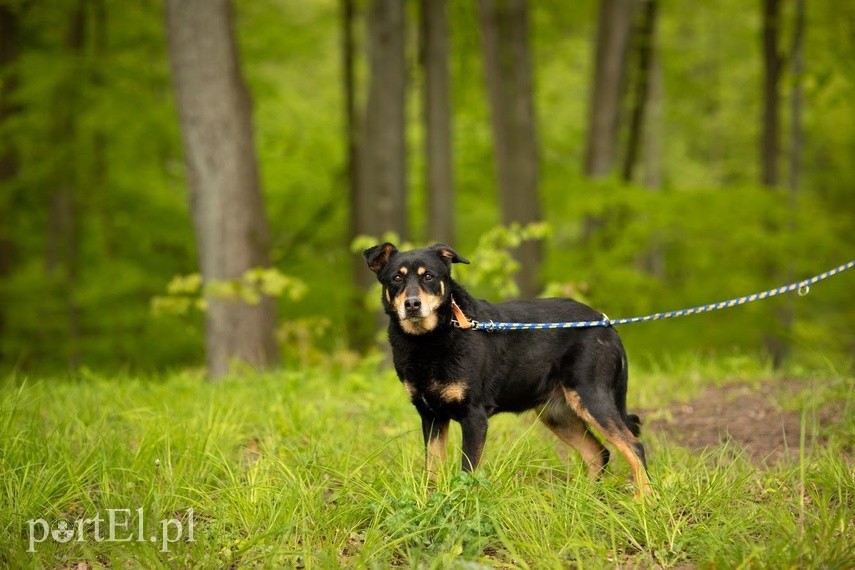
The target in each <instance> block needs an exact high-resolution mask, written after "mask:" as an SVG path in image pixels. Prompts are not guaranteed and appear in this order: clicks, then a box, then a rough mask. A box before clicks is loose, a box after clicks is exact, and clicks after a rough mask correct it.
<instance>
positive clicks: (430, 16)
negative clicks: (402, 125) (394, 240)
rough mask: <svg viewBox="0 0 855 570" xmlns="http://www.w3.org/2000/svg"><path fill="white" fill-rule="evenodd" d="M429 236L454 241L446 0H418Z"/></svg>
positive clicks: (448, 241) (430, 238)
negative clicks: (422, 73) (423, 84)
mask: <svg viewBox="0 0 855 570" xmlns="http://www.w3.org/2000/svg"><path fill="white" fill-rule="evenodd" d="M420 39H421V45H420V52H421V57H420V59H421V63H422V67H423V69H424V72H425V87H424V94H423V95H424V121H425V134H426V142H425V159H426V160H425V166H426V173H427V184H426V191H427V198H428V200H427V202H428V223H427V229H428V232H427V233H428V239H429V240H433V241H441V242H445V243H454V238H455V235H454V221H455V216H454V176H453V168H452V160H451V102H450V100H449V94H450V87H449V84H450V80H449V74H448V25H447V20H446V0H421V36H420Z"/></svg>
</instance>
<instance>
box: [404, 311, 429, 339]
mask: <svg viewBox="0 0 855 570" xmlns="http://www.w3.org/2000/svg"><path fill="white" fill-rule="evenodd" d="M400 322H401V328H402V329H404V332H405V333H407V334H414V335H420V334H425V333H429V332H430V331H432V330H433V329H435V328H436V325H438V324H439V317H438V316H436V313H431V314H429V315H428V316H427V317H424V318H420V319H401V321H400Z"/></svg>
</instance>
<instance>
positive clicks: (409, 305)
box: [404, 297, 422, 312]
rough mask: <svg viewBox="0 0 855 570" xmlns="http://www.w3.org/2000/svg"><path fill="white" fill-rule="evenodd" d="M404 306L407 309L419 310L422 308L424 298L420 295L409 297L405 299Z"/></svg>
mask: <svg viewBox="0 0 855 570" xmlns="http://www.w3.org/2000/svg"><path fill="white" fill-rule="evenodd" d="M404 308H405V309H406V310H407V311H410V312H412V311H418V310H419V309H421V308H422V300H421V299H419V298H418V297H407V298H406V299H404Z"/></svg>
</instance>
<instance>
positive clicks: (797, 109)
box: [788, 0, 805, 206]
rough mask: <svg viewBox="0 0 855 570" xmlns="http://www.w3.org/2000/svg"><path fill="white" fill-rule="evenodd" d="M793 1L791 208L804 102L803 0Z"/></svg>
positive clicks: (796, 187)
mask: <svg viewBox="0 0 855 570" xmlns="http://www.w3.org/2000/svg"><path fill="white" fill-rule="evenodd" d="M795 1H796V15H795V27H794V29H793V47H792V50H793V51H792V55H791V58H790V60H791V64H790V65H791V70H792V81H793V85H792V96H791V98H790V176H789V181H788V187H789V191H790V200H791V205H792V206H795V199H796V196H797V195H798V192H799V182H800V178H801V161H802V147H803V146H804V136H803V133H802V101H803V100H804V90H803V88H802V79H803V78H802V75H803V73H804V28H805V0H795Z"/></svg>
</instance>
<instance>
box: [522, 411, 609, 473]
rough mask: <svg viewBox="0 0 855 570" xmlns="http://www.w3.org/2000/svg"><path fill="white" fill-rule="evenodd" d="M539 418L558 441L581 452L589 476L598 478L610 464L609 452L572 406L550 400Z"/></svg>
mask: <svg viewBox="0 0 855 570" xmlns="http://www.w3.org/2000/svg"><path fill="white" fill-rule="evenodd" d="M539 417H540V421H542V422H543V424H544V425H545V426H546V427H548V428H549V429H550V430H552V433H554V434H555V435H556V436H557V437H558V439H560V440H561V441H563V442H564V443H565V444H567V445H569V446H570V447H572V448H574V449H575V450H576V451H578V452H579V455H581V456H582V461H584V462H585V466H586V467H587V468H588V476H589V477H591V478H592V479H596V478H598V477H599V476H600V474H601V473H602V472H603V470H604V469H605V468H606V464H607V463H608V462H609V450H608V449H606V448H605V447H604V446H603V444H602V443H600V440H598V439H597V438H596V436H594V434H592V433H591V432H590V431H588V428H587V427H586V426H585V423H584V422H583V421H582V420H581V418H579V416H578V415H576V413H575V412H574V411H573V410H572V409H571V408H570V406H569V405H567V403H566V402H564V401H562V400H550V401H549V402H548V403H546V404H544V405H543V406H542V407H541V408H540V410H539Z"/></svg>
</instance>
